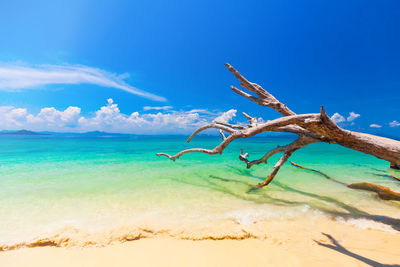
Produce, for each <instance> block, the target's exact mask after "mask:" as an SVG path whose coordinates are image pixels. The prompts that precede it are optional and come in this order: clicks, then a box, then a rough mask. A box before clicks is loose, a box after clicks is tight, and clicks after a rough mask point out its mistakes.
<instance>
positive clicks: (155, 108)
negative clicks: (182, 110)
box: [143, 106, 172, 111]
mask: <svg viewBox="0 0 400 267" xmlns="http://www.w3.org/2000/svg"><path fill="white" fill-rule="evenodd" d="M169 109H172V107H171V106H162V107H150V106H144V107H143V110H144V111H147V110H169Z"/></svg>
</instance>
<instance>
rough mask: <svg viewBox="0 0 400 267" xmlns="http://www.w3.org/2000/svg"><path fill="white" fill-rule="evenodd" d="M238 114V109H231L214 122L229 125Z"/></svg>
mask: <svg viewBox="0 0 400 267" xmlns="http://www.w3.org/2000/svg"><path fill="white" fill-rule="evenodd" d="M236 112H237V110H236V109H230V110H228V111H227V112H224V113H222V114H221V115H220V116H218V117H217V118H216V119H215V120H214V121H217V122H224V123H228V122H229V121H230V120H231V119H232V118H233V117H235V116H236Z"/></svg>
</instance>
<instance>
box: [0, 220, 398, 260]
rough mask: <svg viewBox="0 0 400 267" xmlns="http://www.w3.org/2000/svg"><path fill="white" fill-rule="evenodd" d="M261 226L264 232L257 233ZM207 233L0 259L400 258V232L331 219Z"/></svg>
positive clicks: (27, 251)
mask: <svg viewBox="0 0 400 267" xmlns="http://www.w3.org/2000/svg"><path fill="white" fill-rule="evenodd" d="M256 228H257V229H258V231H259V234H261V233H263V234H264V236H265V238H260V237H257V236H256V234H255V233H256V232H255V231H256V230H255V229H256ZM228 230H229V229H227V231H228ZM230 230H232V229H230ZM206 233H207V231H206V232H204V233H202V234H200V233H193V234H194V235H197V236H200V235H203V239H202V240H197V241H194V240H193V239H194V238H195V237H196V236H192V237H190V236H187V238H182V236H181V237H179V236H174V235H173V234H171V233H159V234H157V235H153V236H149V237H145V236H143V237H140V236H138V237H137V238H134V239H132V240H130V241H128V240H121V242H122V243H121V242H111V243H110V244H108V245H105V246H96V245H94V246H93V245H92V246H87V247H79V246H74V245H70V246H66V247H54V246H45V247H40V246H41V245H38V247H35V248H18V249H14V250H9V251H2V252H0V263H1V264H0V265H1V266H132V265H134V266H268V265H269V266H322V265H324V266H365V265H366V264H375V265H377V264H388V265H393V266H398V265H395V264H396V263H399V262H400V252H399V250H398V248H399V246H400V232H388V231H382V230H381V229H362V228H359V227H355V226H354V225H351V224H350V223H343V222H340V221H333V220H329V219H326V220H325V219H324V220H322V219H318V220H314V221H309V220H283V221H281V222H263V223H261V224H258V225H257V224H256V225H255V226H254V228H253V229H251V230H250V229H248V233H249V235H244V236H243V238H235V235H232V236H231V237H229V236H220V237H224V238H221V239H222V240H217V239H218V233H216V232H214V233H212V231H208V235H206ZM190 239H192V240H190ZM234 239H236V240H234ZM240 239H241V240H240ZM44 245H46V244H42V246H44ZM47 245H51V244H47ZM372 266H374V265H372Z"/></svg>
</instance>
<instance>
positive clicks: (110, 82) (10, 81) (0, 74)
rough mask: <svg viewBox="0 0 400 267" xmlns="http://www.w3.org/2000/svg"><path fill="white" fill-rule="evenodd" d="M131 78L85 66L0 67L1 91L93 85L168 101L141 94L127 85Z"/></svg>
mask: <svg viewBox="0 0 400 267" xmlns="http://www.w3.org/2000/svg"><path fill="white" fill-rule="evenodd" d="M127 77H129V74H123V75H116V74H114V73H110V72H107V71H105V70H101V69H98V68H93V67H88V66H84V65H34V66H26V65H21V64H4V63H3V64H0V90H2V91H20V90H27V89H37V88H40V87H43V86H45V85H50V84H94V85H98V86H102V87H109V88H115V89H120V90H123V91H126V92H128V93H131V94H134V95H138V96H140V97H144V98H147V99H150V100H154V101H160V102H165V101H167V99H166V98H164V97H162V96H158V95H155V94H152V93H149V92H146V91H143V90H140V89H138V88H136V87H134V86H132V85H130V84H128V83H126V82H125V81H124V79H126V78H127Z"/></svg>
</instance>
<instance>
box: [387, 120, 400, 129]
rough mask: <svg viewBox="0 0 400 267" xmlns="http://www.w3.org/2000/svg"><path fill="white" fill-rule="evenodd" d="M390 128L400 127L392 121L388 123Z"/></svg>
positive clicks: (396, 122)
mask: <svg viewBox="0 0 400 267" xmlns="http://www.w3.org/2000/svg"><path fill="white" fill-rule="evenodd" d="M389 125H390V127H399V126H400V122H398V121H396V120H394V121H392V122H391V123H389Z"/></svg>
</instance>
